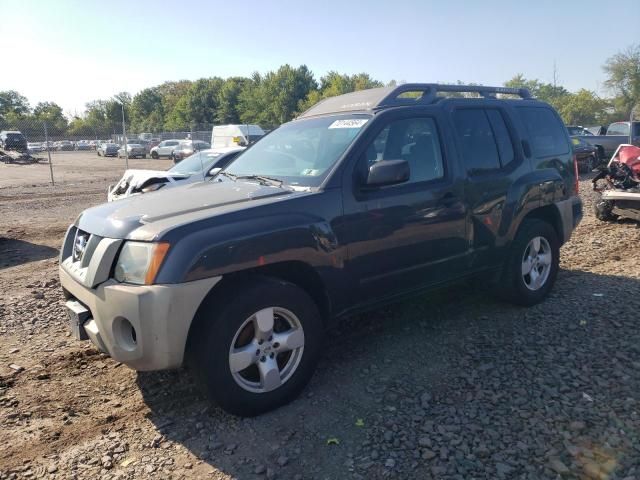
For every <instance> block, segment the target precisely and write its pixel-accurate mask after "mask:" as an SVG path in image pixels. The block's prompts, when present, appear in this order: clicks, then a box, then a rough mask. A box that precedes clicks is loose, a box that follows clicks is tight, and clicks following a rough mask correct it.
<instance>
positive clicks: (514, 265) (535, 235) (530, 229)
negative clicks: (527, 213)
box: [499, 219, 560, 306]
mask: <svg viewBox="0 0 640 480" xmlns="http://www.w3.org/2000/svg"><path fill="white" fill-rule="evenodd" d="M559 260H560V242H559V240H558V235H557V233H556V231H555V229H554V228H553V227H552V226H551V225H550V224H549V223H547V222H545V221H543V220H538V219H528V220H524V221H523V223H522V225H521V226H520V229H519V230H518V233H517V234H516V237H515V239H514V240H513V242H512V243H511V247H510V249H509V254H508V257H507V263H506V264H505V270H504V272H503V275H502V280H501V285H499V287H500V292H499V293H500V294H501V296H503V297H504V298H505V299H506V300H508V301H510V302H512V303H515V304H518V305H524V306H531V305H535V304H536V303H539V302H541V301H542V300H544V298H545V297H546V296H547V295H548V294H549V292H550V291H551V288H552V287H553V284H554V283H555V281H556V277H557V275H558V266H559Z"/></svg>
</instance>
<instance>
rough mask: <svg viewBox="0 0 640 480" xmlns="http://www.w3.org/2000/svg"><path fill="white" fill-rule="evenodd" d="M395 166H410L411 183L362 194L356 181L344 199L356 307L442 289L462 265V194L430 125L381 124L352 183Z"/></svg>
mask: <svg viewBox="0 0 640 480" xmlns="http://www.w3.org/2000/svg"><path fill="white" fill-rule="evenodd" d="M396 159H404V160H407V162H408V163H409V167H410V170H411V173H410V178H409V181H408V182H405V183H402V184H399V185H393V186H387V187H380V188H376V189H367V188H364V186H363V185H362V181H360V184H358V181H356V182H354V185H353V187H352V188H353V191H352V192H345V196H344V198H345V220H346V226H347V230H348V231H349V235H348V237H349V241H348V244H349V246H348V248H349V253H348V256H349V263H348V266H347V268H348V270H349V273H350V275H351V278H353V279H354V281H356V282H357V283H358V292H359V298H358V300H357V301H358V303H361V302H362V303H368V302H371V301H375V300H377V299H382V298H383V297H386V296H392V295H395V294H398V293H403V292H407V291H410V290H413V289H416V288H419V287H424V286H427V285H432V284H437V283H441V282H444V281H447V280H449V279H451V278H453V277H455V276H456V275H459V274H460V272H461V271H462V270H463V268H464V265H465V262H466V256H467V253H468V242H467V239H466V228H465V215H466V208H465V204H464V202H463V188H464V186H463V182H462V181H461V180H460V179H457V178H456V174H455V171H454V170H455V169H454V168H452V165H451V164H450V162H448V161H447V158H446V155H445V154H444V149H443V148H442V142H441V136H440V135H439V129H438V127H437V122H436V118H435V117H430V116H413V117H408V118H407V117H400V118H393V117H392V118H391V119H390V120H389V121H387V122H385V123H384V124H383V125H381V127H380V131H379V132H378V133H377V134H376V136H375V139H374V140H373V141H371V142H370V143H369V145H368V147H367V149H366V153H365V154H364V155H362V156H361V158H360V159H359V161H358V164H357V166H356V168H355V171H354V176H355V177H356V178H364V177H365V176H366V174H363V172H366V171H368V167H369V166H370V165H372V164H373V163H375V162H377V161H380V160H396ZM347 188H349V187H347ZM349 193H352V194H351V195H350V194H349Z"/></svg>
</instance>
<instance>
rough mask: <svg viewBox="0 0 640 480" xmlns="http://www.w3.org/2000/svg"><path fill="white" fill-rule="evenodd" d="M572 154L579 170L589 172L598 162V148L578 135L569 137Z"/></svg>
mask: <svg viewBox="0 0 640 480" xmlns="http://www.w3.org/2000/svg"><path fill="white" fill-rule="evenodd" d="M571 143H572V145H573V154H574V155H575V156H576V161H577V162H578V171H579V172H590V171H592V170H593V169H594V167H596V166H597V165H598V164H599V163H600V154H599V152H598V148H597V147H595V146H594V145H590V144H588V143H587V142H586V141H584V140H583V139H582V138H580V137H571Z"/></svg>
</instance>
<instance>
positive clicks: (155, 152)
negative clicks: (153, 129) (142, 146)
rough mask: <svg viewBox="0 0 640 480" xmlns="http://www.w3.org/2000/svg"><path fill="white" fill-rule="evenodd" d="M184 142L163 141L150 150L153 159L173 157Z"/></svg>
mask: <svg viewBox="0 0 640 480" xmlns="http://www.w3.org/2000/svg"><path fill="white" fill-rule="evenodd" d="M182 141H184V140H163V141H162V142H160V143H159V144H158V145H156V146H155V147H153V148H152V149H151V150H149V153H150V154H151V158H155V159H158V158H160V157H171V154H173V151H174V150H175V148H176V147H177V146H178V145H180V142H182Z"/></svg>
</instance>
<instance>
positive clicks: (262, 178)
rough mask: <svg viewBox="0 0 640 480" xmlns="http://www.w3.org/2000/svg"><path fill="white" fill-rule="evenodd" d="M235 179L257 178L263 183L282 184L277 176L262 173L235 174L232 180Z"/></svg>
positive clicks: (277, 185)
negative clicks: (267, 175)
mask: <svg viewBox="0 0 640 480" xmlns="http://www.w3.org/2000/svg"><path fill="white" fill-rule="evenodd" d="M230 175H233V174H230ZM236 179H242V180H258V181H259V182H260V183H262V184H263V185H271V186H274V187H281V186H282V184H283V183H284V181H283V180H280V179H279V178H273V177H265V176H264V175H236V176H235V178H234V180H236Z"/></svg>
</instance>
